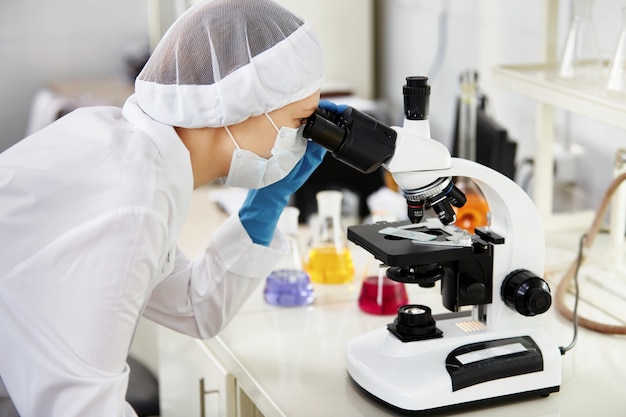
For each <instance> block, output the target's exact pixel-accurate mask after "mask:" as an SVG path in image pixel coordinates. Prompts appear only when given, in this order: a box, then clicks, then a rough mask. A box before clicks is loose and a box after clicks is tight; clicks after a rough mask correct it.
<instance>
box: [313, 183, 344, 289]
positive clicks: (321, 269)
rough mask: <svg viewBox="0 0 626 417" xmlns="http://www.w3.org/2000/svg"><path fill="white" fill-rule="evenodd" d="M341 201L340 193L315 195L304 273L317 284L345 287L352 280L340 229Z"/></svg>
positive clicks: (331, 192)
mask: <svg viewBox="0 0 626 417" xmlns="http://www.w3.org/2000/svg"><path fill="white" fill-rule="evenodd" d="M342 198H343V195H342V193H341V191H330V190H329V191H320V192H318V193H317V194H316V199H317V211H318V213H317V214H318V216H317V219H316V222H315V224H314V226H313V236H312V243H311V248H310V250H309V253H308V259H307V261H306V265H305V270H306V272H307V273H308V274H309V276H310V277H311V281H312V282H315V283H318V284H345V283H348V282H351V281H352V280H353V279H354V264H353V262H352V254H351V253H350V249H349V248H348V245H347V242H346V236H345V231H344V229H343V228H342V227H341V200H342Z"/></svg>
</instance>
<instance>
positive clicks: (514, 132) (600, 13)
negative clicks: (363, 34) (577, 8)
mask: <svg viewBox="0 0 626 417" xmlns="http://www.w3.org/2000/svg"><path fill="white" fill-rule="evenodd" d="M546 3H547V1H546V0H506V1H502V0H440V1H432V0H379V6H380V7H381V13H380V14H379V16H380V19H381V20H380V24H381V29H382V31H381V37H382V45H383V47H382V49H381V51H380V53H381V60H380V61H379V62H382V64H379V65H380V78H379V80H378V81H379V89H380V91H381V95H382V96H383V98H384V99H385V100H386V101H387V103H388V104H389V108H390V110H391V111H392V112H393V114H394V115H396V116H397V117H401V115H402V85H403V84H404V78H405V77H406V76H408V75H429V76H431V85H432V98H431V109H430V121H431V128H432V133H433V137H434V138H436V139H439V140H441V141H442V142H444V143H445V144H447V145H448V144H450V140H451V129H452V123H453V119H454V100H455V97H456V95H457V91H458V77H459V74H460V72H461V71H462V70H463V69H465V68H475V69H478V70H479V72H480V76H481V79H480V85H481V88H482V89H483V91H484V92H486V94H487V95H488V96H489V98H490V102H491V109H492V110H493V114H494V116H495V117H496V119H497V120H498V121H500V122H501V124H503V125H504V126H506V127H507V128H508V130H509V133H510V136H511V137H512V138H514V139H515V140H516V141H517V142H518V145H519V146H518V160H521V159H522V158H525V157H532V156H533V152H534V149H535V118H536V103H535V102H534V101H532V100H530V99H526V98H524V97H520V96H519V95H517V94H513V93H510V92H508V91H507V90H506V89H503V88H501V87H498V86H495V85H493V83H492V81H491V69H492V68H493V67H494V66H496V65H501V64H522V63H540V62H542V61H543V45H544V36H545V23H544V19H545V9H546ZM559 5H560V7H559V25H558V26H559V27H558V29H559V30H558V32H559V33H558V43H559V48H558V49H559V51H560V49H561V45H562V44H563V43H564V40H565V37H566V33H567V30H568V28H569V17H570V3H569V0H560V1H559ZM622 5H626V2H625V1H624V0H596V1H595V4H594V10H593V22H594V26H595V28H596V33H597V37H598V40H599V42H600V46H601V52H602V55H603V56H604V57H605V58H607V59H608V58H609V56H610V55H611V53H612V50H613V48H614V44H615V42H616V40H617V37H618V34H619V31H620V28H621V25H622V22H621V12H620V7H621V6H622ZM442 16H444V17H445V18H446V19H447V20H446V21H447V30H446V31H443V32H442V31H441V30H440V29H441V22H442V20H441V18H442ZM442 42H444V44H445V51H444V54H445V55H444V56H443V61H442V65H441V67H439V68H438V70H437V71H435V72H433V71H432V69H431V68H432V66H433V61H434V59H435V58H434V57H435V56H436V55H437V51H438V50H439V49H438V48H442ZM558 58H559V57H558V56H557V57H555V59H558ZM557 114H558V119H557V120H558V124H557V126H558V128H557V139H558V140H563V139H564V137H565V135H568V137H570V138H571V140H572V141H573V143H578V144H581V145H583V146H584V147H585V149H586V152H587V153H586V156H585V157H584V158H583V159H581V160H580V162H579V166H578V168H579V178H578V183H579V184H580V185H581V186H582V187H583V188H584V189H585V190H586V191H587V192H589V193H590V194H591V195H592V196H593V197H594V198H596V197H598V196H599V195H600V194H601V193H602V192H603V191H604V189H605V188H606V186H607V185H608V182H609V181H610V179H611V175H612V171H611V170H612V162H613V156H614V153H615V150H616V149H617V148H618V147H620V146H621V147H625V146H626V136H625V132H624V131H622V130H619V129H614V128H611V127H608V126H606V125H602V124H599V123H596V122H593V121H591V120H588V119H586V118H584V117H582V116H578V115H570V114H565V112H557ZM596 205H597V203H596V201H591V204H590V207H595V206H596Z"/></svg>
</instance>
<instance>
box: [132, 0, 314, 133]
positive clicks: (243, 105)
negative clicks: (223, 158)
mask: <svg viewBox="0 0 626 417" xmlns="http://www.w3.org/2000/svg"><path fill="white" fill-rule="evenodd" d="M322 78H323V61H322V48H321V44H320V42H319V39H318V38H317V35H316V34H315V32H314V31H313V29H312V28H311V27H310V26H309V25H308V23H306V22H305V21H303V20H302V19H301V18H299V17H297V16H295V15H293V14H292V13H291V12H290V11H289V10H287V9H285V8H284V7H282V6H280V5H279V4H277V3H275V2H273V1H271V0H209V1H204V2H201V3H198V4H196V5H194V6H193V7H191V8H190V9H189V10H187V11H186V12H185V13H184V14H183V15H182V16H181V17H180V18H179V19H178V20H177V21H176V22H174V24H173V25H172V26H171V27H170V28H169V30H168V31H167V32H166V33H165V35H164V36H163V39H162V40H161V42H160V43H159V44H158V45H157V47H156V48H155V51H154V53H153V54H152V56H151V57H150V59H149V60H148V62H147V63H146V65H145V67H144V68H143V70H142V71H141V73H140V74H139V75H138V77H137V80H136V81H135V95H136V97H137V102H138V104H139V106H140V107H141V108H142V110H143V111H144V112H146V114H148V115H149V116H150V117H152V118H153V119H155V120H157V121H159V122H161V123H165V124H168V125H171V126H180V127H186V128H195V127H220V126H229V125H232V124H236V123H239V122H242V121H244V120H245V119H247V118H249V117H252V116H258V115H260V114H263V113H268V112H271V111H273V110H276V109H279V108H281V107H284V106H285V105H287V104H290V103H293V102H295V101H298V100H302V99H304V98H306V97H308V96H310V95H311V94H313V93H315V92H316V91H317V90H318V89H319V88H320V86H321V84H322Z"/></svg>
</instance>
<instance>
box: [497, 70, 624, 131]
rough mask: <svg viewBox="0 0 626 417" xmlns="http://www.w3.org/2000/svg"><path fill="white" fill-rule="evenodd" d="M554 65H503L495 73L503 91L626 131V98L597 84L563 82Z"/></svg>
mask: <svg viewBox="0 0 626 417" xmlns="http://www.w3.org/2000/svg"><path fill="white" fill-rule="evenodd" d="M557 71H558V68H557V67H556V66H550V65H543V64H538V65H533V64H531V65H502V66H498V67H495V68H494V69H493V72H492V75H493V81H494V83H496V84H497V85H499V86H500V87H502V88H504V89H507V90H510V91H512V92H515V93H517V94H520V95H522V96H526V97H529V98H532V99H534V100H536V101H538V102H540V103H544V104H548V105H552V106H554V107H558V108H562V109H565V110H568V111H571V112H574V113H577V114H581V115H585V116H587V117H590V118H592V119H595V120H598V121H600V122H603V123H607V124H610V125H612V126H616V127H619V128H622V129H626V94H620V93H613V92H610V91H608V90H606V89H604V88H603V86H602V84H601V83H600V82H598V83H596V84H586V85H585V84H581V83H573V82H571V81H567V80H561V79H559V78H558V75H557Z"/></svg>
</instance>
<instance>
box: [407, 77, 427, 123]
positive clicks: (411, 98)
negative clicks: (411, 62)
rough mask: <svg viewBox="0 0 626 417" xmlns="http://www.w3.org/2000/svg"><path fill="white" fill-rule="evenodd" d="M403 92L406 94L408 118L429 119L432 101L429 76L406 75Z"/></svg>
mask: <svg viewBox="0 0 626 417" xmlns="http://www.w3.org/2000/svg"><path fill="white" fill-rule="evenodd" d="M402 94H403V95H404V115H405V117H406V118H407V119H408V120H426V119H428V110H429V102H430V85H428V77H422V76H413V77H406V84H405V85H404V87H403V88H402Z"/></svg>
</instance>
